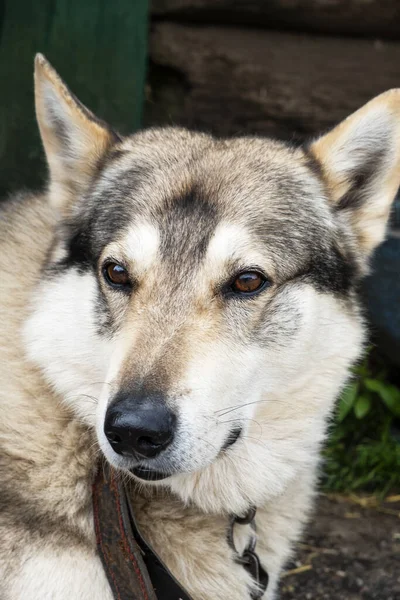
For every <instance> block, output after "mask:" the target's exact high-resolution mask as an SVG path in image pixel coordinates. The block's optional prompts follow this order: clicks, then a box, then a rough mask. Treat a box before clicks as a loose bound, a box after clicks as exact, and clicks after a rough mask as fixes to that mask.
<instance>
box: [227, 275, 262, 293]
mask: <svg viewBox="0 0 400 600" xmlns="http://www.w3.org/2000/svg"><path fill="white" fill-rule="evenodd" d="M267 283H268V280H267V279H266V278H265V277H264V275H262V274H261V273H258V272H257V271H246V272H244V273H240V275H238V276H237V277H236V279H235V280H234V281H233V283H232V286H231V290H232V291H233V292H235V293H236V294H254V293H255V292H259V291H261V290H262V289H264V287H265V286H266V284H267Z"/></svg>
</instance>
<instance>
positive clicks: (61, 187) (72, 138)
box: [35, 54, 119, 213]
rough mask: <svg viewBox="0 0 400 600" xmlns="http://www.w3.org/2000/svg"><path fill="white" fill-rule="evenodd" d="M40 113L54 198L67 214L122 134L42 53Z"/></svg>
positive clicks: (39, 65)
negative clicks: (95, 111)
mask: <svg viewBox="0 0 400 600" xmlns="http://www.w3.org/2000/svg"><path fill="white" fill-rule="evenodd" d="M35 104H36V116H37V120H38V124H39V129H40V134H41V137H42V142H43V146H44V150H45V153H46V158H47V162H48V165H49V170H50V198H51V202H52V203H53V204H54V206H55V207H56V208H57V209H59V210H60V211H61V212H62V213H67V212H68V209H69V207H70V206H71V204H72V203H73V200H74V199H76V198H78V197H79V196H80V195H81V194H82V193H83V192H84V191H85V189H86V188H87V186H88V185H89V183H90V181H91V179H92V177H93V175H94V173H95V171H96V168H97V167H98V165H99V163H100V161H101V159H102V157H103V156H104V154H105V153H106V152H107V150H109V149H110V148H111V146H112V145H113V144H114V143H115V142H116V141H118V139H119V138H118V136H117V134H116V133H115V132H113V131H112V129H111V128H110V127H108V126H107V125H106V123H104V122H102V121H100V120H99V119H97V117H95V116H94V115H93V113H92V112H90V111H89V110H88V109H87V108H86V107H85V106H84V105H83V104H81V102H79V100H78V99H77V98H76V97H75V96H74V95H73V94H72V93H71V92H70V90H69V89H68V87H67V86H66V85H65V83H64V82H63V81H62V79H61V78H60V77H59V76H58V74H57V73H56V71H55V70H54V69H53V67H52V66H51V65H50V63H49V62H48V61H47V60H46V59H45V58H44V56H43V55H42V54H37V55H36V58H35Z"/></svg>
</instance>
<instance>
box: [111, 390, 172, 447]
mask: <svg viewBox="0 0 400 600" xmlns="http://www.w3.org/2000/svg"><path fill="white" fill-rule="evenodd" d="M175 428H176V416H175V414H174V413H173V412H172V411H171V410H170V409H169V408H168V407H167V406H166V403H165V399H164V398H163V397H162V396H154V395H153V396H146V397H138V396H124V397H122V396H118V397H117V398H116V399H115V400H114V402H113V403H112V404H111V405H110V406H109V408H108V410H107V413H106V418H105V421H104V433H105V434H106V437H107V439H108V441H109V442H110V444H111V446H112V448H113V450H114V451H115V452H117V453H118V454H122V455H123V456H130V457H132V456H133V457H135V458H154V457H156V456H158V455H159V454H160V452H162V450H165V448H166V447H167V446H169V444H170V443H171V442H172V440H173V437H174V433H175Z"/></svg>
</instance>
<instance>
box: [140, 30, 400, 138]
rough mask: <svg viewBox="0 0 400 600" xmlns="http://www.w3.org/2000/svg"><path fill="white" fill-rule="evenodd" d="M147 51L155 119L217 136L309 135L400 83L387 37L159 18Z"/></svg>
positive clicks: (397, 50) (397, 54) (397, 51)
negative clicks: (153, 70) (377, 38)
mask: <svg viewBox="0 0 400 600" xmlns="http://www.w3.org/2000/svg"><path fill="white" fill-rule="evenodd" d="M150 55H151V60H152V64H153V68H156V69H157V77H156V79H155V81H153V82H152V81H150V86H151V87H152V88H154V89H152V90H151V91H152V92H154V93H153V97H155V98H156V100H157V98H158V99H161V100H160V103H161V104H162V103H164V105H163V106H161V109H163V110H164V112H163V115H162V117H160V118H159V119H158V122H170V121H171V120H172V121H173V122H175V123H177V124H182V125H186V126H189V127H195V128H200V129H211V130H213V131H215V132H216V133H217V134H221V135H226V134H227V135H230V134H236V133H238V132H239V133H240V132H246V133H247V132H256V133H261V134H270V135H277V136H279V137H283V138H290V137H291V136H292V134H293V132H295V134H296V135H297V136H300V137H303V136H308V135H313V134H315V133H316V132H319V131H322V130H325V129H327V128H329V127H331V126H332V125H334V124H335V123H337V122H338V121H340V120H341V119H343V118H344V117H346V116H347V115H348V114H350V113H351V112H352V111H354V110H356V109H357V108H358V107H360V106H361V105H362V104H364V103H365V102H367V101H368V100H369V99H371V98H372V97H373V96H375V95H377V94H379V93H381V92H383V91H385V90H387V89H389V88H391V87H398V86H400V43H399V44H398V43H396V42H392V41H390V42H386V43H382V42H374V41H371V40H360V39H357V40H354V39H341V38H335V37H319V36H309V35H299V34H290V33H277V32H270V31H262V30H248V29H238V28H233V27H227V28H222V27H204V26H203V27H198V26H188V25H179V24H174V23H168V22H160V23H157V24H155V25H154V27H153V32H152V36H151V49H150ZM163 68H165V70H166V73H167V78H166V81H167V83H165V80H163V79H162V77H161V75H160V74H161V73H162V69H163ZM171 77H172V84H171V85H170V87H169V88H168V85H169V84H168V80H169V79H171ZM174 78H175V79H174ZM179 82H180V87H179V90H178V94H177V95H178V98H174V97H173V91H174V89H175V90H176V89H177V83H179ZM165 85H166V86H167V91H165V90H163V86H165ZM175 100H176V102H177V103H178V104H174V102H175Z"/></svg>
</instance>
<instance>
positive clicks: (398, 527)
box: [280, 495, 400, 600]
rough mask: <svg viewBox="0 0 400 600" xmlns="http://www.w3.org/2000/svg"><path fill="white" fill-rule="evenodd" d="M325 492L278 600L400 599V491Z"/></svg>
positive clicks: (283, 581)
mask: <svg viewBox="0 0 400 600" xmlns="http://www.w3.org/2000/svg"><path fill="white" fill-rule="evenodd" d="M389 500H390V501H387V502H384V503H383V504H381V505H378V504H377V503H376V502H374V501H373V500H371V499H358V498H355V499H345V498H341V497H326V496H322V497H321V498H320V500H319V503H318V506H317V512H316V514H315V517H314V519H313V521H312V523H311V524H310V526H309V528H308V531H307V534H306V536H305V537H304V539H303V543H302V544H300V545H299V548H298V552H297V556H296V558H295V560H294V561H293V563H292V564H291V565H289V566H288V571H287V572H286V574H285V576H284V578H283V579H282V584H281V597H280V600H400V495H399V496H392V497H390V498H389Z"/></svg>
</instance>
